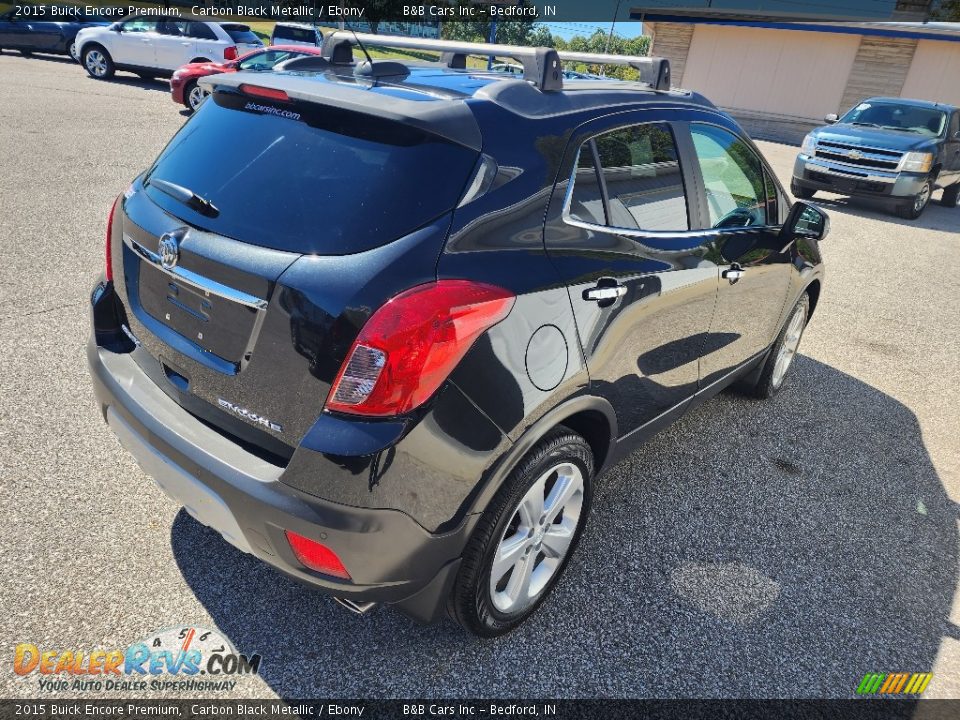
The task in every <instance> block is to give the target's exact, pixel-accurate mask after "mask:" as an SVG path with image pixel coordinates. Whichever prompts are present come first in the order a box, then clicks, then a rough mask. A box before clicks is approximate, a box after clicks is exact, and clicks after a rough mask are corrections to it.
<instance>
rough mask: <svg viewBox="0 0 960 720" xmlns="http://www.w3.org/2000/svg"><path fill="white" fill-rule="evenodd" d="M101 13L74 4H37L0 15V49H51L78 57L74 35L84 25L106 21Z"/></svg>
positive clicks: (50, 50)
mask: <svg viewBox="0 0 960 720" xmlns="http://www.w3.org/2000/svg"><path fill="white" fill-rule="evenodd" d="M109 24H110V22H109V21H108V20H106V19H105V18H104V17H103V16H101V15H97V14H95V11H91V12H90V13H88V14H84V13H83V12H82V11H80V10H79V9H78V8H77V7H61V6H51V5H38V6H35V7H29V6H28V7H27V8H25V9H23V10H20V11H18V10H17V9H16V8H14V9H13V10H10V11H9V12H6V13H4V14H3V15H0V50H19V51H20V53H21V54H23V55H30V54H32V53H35V52H38V53H53V54H57V55H70V57H72V58H73V59H74V60H78V59H79V58H78V57H77V54H76V48H75V46H74V43H73V41H74V39H75V38H76V37H77V33H78V32H80V30H82V29H83V28H85V27H93V26H96V25H104V26H105V25H109Z"/></svg>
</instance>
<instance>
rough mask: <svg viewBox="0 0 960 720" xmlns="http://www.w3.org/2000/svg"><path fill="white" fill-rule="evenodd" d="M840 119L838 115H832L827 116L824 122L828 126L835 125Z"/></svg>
mask: <svg viewBox="0 0 960 720" xmlns="http://www.w3.org/2000/svg"><path fill="white" fill-rule="evenodd" d="M839 119H840V116H839V115H837V114H836V113H830V114H829V115H827V116H826V117H825V118H824V119H823V120H824V122H826V123H827V124H828V125H833V124H834V123H835V122H837V121H838V120H839Z"/></svg>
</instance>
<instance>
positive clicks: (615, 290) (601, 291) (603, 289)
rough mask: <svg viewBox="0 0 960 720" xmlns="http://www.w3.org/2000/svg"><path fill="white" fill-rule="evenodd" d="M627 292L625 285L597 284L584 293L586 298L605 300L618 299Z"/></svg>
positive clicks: (598, 300)
mask: <svg viewBox="0 0 960 720" xmlns="http://www.w3.org/2000/svg"><path fill="white" fill-rule="evenodd" d="M626 294H627V288H626V286H625V285H597V287H594V288H590V289H589V290H587V291H585V292H584V293H583V298H584V300H593V301H594V302H601V301H603V300H616V299H617V298H621V297H623V296H624V295H626Z"/></svg>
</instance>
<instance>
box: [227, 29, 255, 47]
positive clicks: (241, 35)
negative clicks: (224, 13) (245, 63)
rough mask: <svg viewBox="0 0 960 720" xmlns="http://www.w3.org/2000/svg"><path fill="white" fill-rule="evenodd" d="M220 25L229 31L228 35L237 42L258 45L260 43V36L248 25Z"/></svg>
mask: <svg viewBox="0 0 960 720" xmlns="http://www.w3.org/2000/svg"><path fill="white" fill-rule="evenodd" d="M220 27H222V28H223V29H224V30H226V31H227V35H229V36H230V39H231V40H233V41H234V42H235V43H245V44H248V45H258V44H259V43H260V38H258V37H257V36H256V35H255V34H254V33H253V31H252V30H250V28H249V27H248V26H246V25H221V26H220Z"/></svg>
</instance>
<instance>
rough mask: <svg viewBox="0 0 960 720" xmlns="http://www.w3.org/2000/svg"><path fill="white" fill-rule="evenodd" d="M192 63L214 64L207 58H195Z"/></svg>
mask: <svg viewBox="0 0 960 720" xmlns="http://www.w3.org/2000/svg"><path fill="white" fill-rule="evenodd" d="M190 62H192V63H202V62H213V61H212V60H208V59H207V58H204V57H195V58H194V59H193V60H191V61H190Z"/></svg>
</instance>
